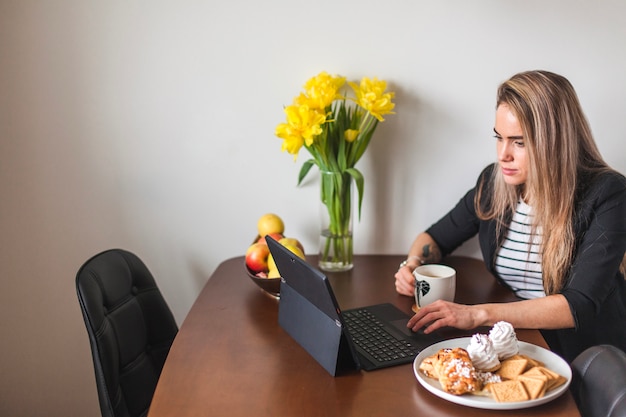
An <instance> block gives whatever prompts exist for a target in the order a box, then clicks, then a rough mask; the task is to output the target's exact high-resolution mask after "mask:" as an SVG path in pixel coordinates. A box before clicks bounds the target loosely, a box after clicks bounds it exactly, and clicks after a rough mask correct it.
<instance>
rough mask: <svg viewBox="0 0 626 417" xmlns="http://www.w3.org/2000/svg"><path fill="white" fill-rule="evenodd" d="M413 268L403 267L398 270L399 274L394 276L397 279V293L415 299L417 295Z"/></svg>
mask: <svg viewBox="0 0 626 417" xmlns="http://www.w3.org/2000/svg"><path fill="white" fill-rule="evenodd" d="M412 270H413V267H409V266H406V265H405V266H403V267H402V268H400V269H398V272H396V274H395V275H394V276H395V278H396V291H397V292H398V293H399V294H402V295H408V296H409V297H414V296H415V293H414V290H415V278H414V277H413V273H412Z"/></svg>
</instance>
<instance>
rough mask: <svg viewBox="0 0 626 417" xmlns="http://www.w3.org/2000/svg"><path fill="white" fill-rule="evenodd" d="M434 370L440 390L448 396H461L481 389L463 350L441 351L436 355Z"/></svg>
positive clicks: (469, 360) (473, 369)
mask: <svg viewBox="0 0 626 417" xmlns="http://www.w3.org/2000/svg"><path fill="white" fill-rule="evenodd" d="M435 370H436V372H437V375H438V378H439V383H440V384H441V388H442V389H443V390H444V391H446V392H448V393H450V394H453V395H463V394H466V393H472V392H476V391H480V390H481V389H482V383H481V381H480V380H479V379H478V377H477V375H476V369H475V368H474V365H472V361H471V359H470V357H469V354H468V353H467V351H466V350H465V349H463V348H454V349H449V348H446V349H441V350H440V351H439V352H438V354H437V361H436V366H435Z"/></svg>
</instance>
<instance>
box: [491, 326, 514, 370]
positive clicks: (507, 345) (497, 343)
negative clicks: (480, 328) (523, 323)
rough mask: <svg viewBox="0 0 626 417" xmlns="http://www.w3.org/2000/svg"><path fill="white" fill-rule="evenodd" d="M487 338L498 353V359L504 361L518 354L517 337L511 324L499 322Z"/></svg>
mask: <svg viewBox="0 0 626 417" xmlns="http://www.w3.org/2000/svg"><path fill="white" fill-rule="evenodd" d="M489 338H490V339H491V342H492V343H493V347H494V348H495V349H496V352H498V358H499V359H500V360H504V359H506V358H510V357H511V356H513V355H517V353H518V352H519V344H518V342H517V335H516V334H515V329H513V326H512V325H511V323H508V322H506V321H499V322H497V323H496V324H494V325H493V327H492V328H491V330H490V331H489Z"/></svg>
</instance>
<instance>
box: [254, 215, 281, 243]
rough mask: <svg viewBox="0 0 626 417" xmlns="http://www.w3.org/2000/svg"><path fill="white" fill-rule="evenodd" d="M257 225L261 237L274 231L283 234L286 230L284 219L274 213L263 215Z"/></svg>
mask: <svg viewBox="0 0 626 417" xmlns="http://www.w3.org/2000/svg"><path fill="white" fill-rule="evenodd" d="M256 226H257V229H258V231H259V236H261V237H263V236H265V235H269V234H272V233H280V234H283V233H284V232H285V224H284V223H283V220H282V219H281V218H280V217H278V216H277V215H276V214H273V213H267V214H264V215H262V216H261V218H260V219H259V221H258V222H257V225H256Z"/></svg>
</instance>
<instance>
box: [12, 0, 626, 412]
mask: <svg viewBox="0 0 626 417" xmlns="http://www.w3.org/2000/svg"><path fill="white" fill-rule="evenodd" d="M625 20H626V3H624V2H622V1H618V0H614V1H608V0H604V1H591V0H590V1H575V0H548V1H546V0H525V1H503V0H474V1H467V0H457V1H451V0H440V1H424V0H387V1H385V2H382V1H373V0H358V1H357V0H318V1H316V2H304V1H299V0H266V1H261V2H259V1H237V0H232V1H220V2H217V1H201V0H176V1H173V0H167V1H166V0H151V1H147V0H146V1H139V0H107V1H93V0H41V1H36V0H0V140H1V141H0V198H1V204H0V245H1V248H0V249H1V250H0V279H1V283H0V317H1V319H0V334H2V337H1V338H0V352H1V354H0V376H1V377H0V381H1V382H0V415H2V416H96V415H98V413H99V410H98V404H97V396H96V390H95V382H94V376H93V367H92V363H91V357H90V351H89V344H88V339H87V334H86V331H85V328H84V324H83V321H82V317H81V314H80V310H79V307H78V302H77V299H76V292H75V284H74V279H75V274H76V271H77V270H78V268H79V267H80V265H81V264H82V263H83V262H84V261H85V260H86V259H87V258H89V257H90V256H92V255H93V254H95V253H97V252H99V251H101V250H104V249H108V248H111V247H122V248H125V249H128V250H131V251H133V252H135V253H136V254H138V255H139V256H140V257H141V258H142V259H143V260H144V261H145V262H146V264H147V265H148V266H149V268H150V269H151V271H152V272H153V273H154V275H155V276H156V279H157V281H158V283H159V285H160V287H161V289H162V291H163V293H164V296H165V298H166V299H167V301H168V302H169V304H170V306H171V308H172V310H173V311H174V314H175V316H176V319H177V321H178V322H179V324H180V323H182V321H183V319H184V317H185V315H186V314H187V312H188V310H189V308H190V307H191V304H192V303H193V301H194V299H195V298H196V296H197V294H198V293H199V291H200V289H201V288H202V286H203V285H204V284H205V283H206V281H207V279H208V278H209V277H210V275H211V273H212V272H213V271H214V270H215V268H216V267H217V265H219V263H220V262H221V261H223V260H224V259H227V258H230V257H234V256H241V255H243V253H244V252H245V250H246V248H247V246H248V244H249V243H250V241H251V240H252V238H253V237H254V236H255V235H256V221H257V219H258V217H260V216H261V215H262V214H264V213H266V212H274V213H277V214H279V215H280V216H281V217H283V219H284V221H285V223H286V234H287V235H288V236H291V237H296V238H298V239H300V240H301V241H302V243H303V244H304V246H305V250H306V251H307V252H308V253H315V252H316V251H317V239H318V233H319V230H318V209H319V205H318V183H317V175H311V177H310V178H309V180H308V181H307V182H306V183H305V184H304V185H303V186H301V187H299V188H298V187H296V177H297V173H298V171H299V169H300V166H301V164H302V163H303V162H304V161H305V160H306V159H307V158H308V154H306V153H305V152H302V153H301V154H300V156H299V158H298V160H297V161H296V162H294V161H293V158H292V157H291V156H290V155H288V154H286V153H282V152H281V151H280V145H281V141H280V140H279V139H278V138H276V137H275V136H274V129H275V127H276V125H277V124H278V123H281V122H282V121H283V120H284V114H283V111H282V109H283V106H284V105H286V104H289V103H290V102H291V100H292V98H293V97H294V96H296V95H297V94H298V93H299V92H300V89H301V87H302V85H303V84H304V82H305V81H306V80H307V79H309V78H310V77H312V76H314V75H316V74H317V73H318V72H320V71H328V72H330V73H335V74H341V75H344V76H346V77H348V78H349V79H352V80H359V79H360V78H361V77H363V76H369V77H379V78H381V79H385V80H387V81H388V82H389V86H390V88H391V89H392V90H393V91H395V92H396V103H397V107H396V112H397V113H396V114H395V115H392V116H389V117H387V120H386V121H385V122H384V123H383V124H381V125H380V126H379V128H378V130H377V132H376V134H375V136H374V140H373V141H372V143H371V145H370V148H369V149H368V151H367V153H366V155H365V157H364V158H363V159H362V161H361V162H360V163H359V165H358V167H359V168H360V169H361V170H362V172H363V173H364V175H365V178H366V190H365V198H364V206H363V213H362V219H361V221H360V222H358V223H357V224H356V225H355V230H354V232H355V239H356V244H355V251H356V253H359V254H365V253H383V254H400V253H405V252H406V250H407V249H408V247H409V245H410V243H411V241H412V239H413V238H414V236H415V235H416V233H417V232H419V231H421V230H423V229H424V228H425V227H427V226H429V225H430V224H431V223H432V222H434V221H435V220H437V219H438V218H439V217H440V216H441V215H442V214H443V213H444V212H445V211H446V210H447V209H449V208H451V207H452V206H453V205H454V204H455V203H456V202H457V201H458V199H459V198H460V197H461V196H462V194H463V193H464V192H465V191H466V190H467V189H469V188H470V187H471V186H472V185H473V184H474V181H475V179H476V177H477V175H478V173H479V172H480V170H481V169H482V168H483V167H484V166H485V165H486V164H488V163H489V162H491V161H493V160H494V158H495V156H494V155H495V143H494V139H493V138H492V128H493V119H494V99H495V91H496V88H497V86H498V84H499V83H500V82H502V81H504V80H505V79H506V78H508V77H509V76H511V75H512V74H514V73H516V72H519V71H523V70H529V69H547V70H551V71H555V72H558V73H561V74H563V75H565V76H566V77H568V78H569V79H570V81H571V82H572V83H573V84H574V86H575V87H576V89H577V91H578V93H579V97H580V100H581V102H582V105H583V107H584V109H585V111H586V114H587V116H588V118H589V120H590V123H591V125H592V128H593V130H594V133H595V135H596V138H597V142H598V145H599V147H600V149H601V151H602V153H603V155H604V156H605V157H606V159H607V161H608V162H609V163H610V164H611V165H612V166H613V167H614V168H616V169H617V170H619V171H621V172H626V152H625V149H626V147H625V145H624V141H625V139H626V138H625V136H624V132H625V131H626V125H625V123H626V122H625V120H626V117H625V116H626V94H625V93H626V57H625V55H624V44H625V42H624V41H625V40H626V22H625ZM460 253H463V254H469V255H471V256H477V251H476V246H475V242H470V243H468V244H467V245H465V246H464V247H463V248H462V249H461V252H460ZM393 272H394V271H389V277H381V279H389V280H390V285H393V284H392V280H393V278H392V275H393ZM233 279H247V278H246V276H245V275H244V272H243V266H242V274H241V276H234V277H233ZM250 285H252V283H251V284H250Z"/></svg>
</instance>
